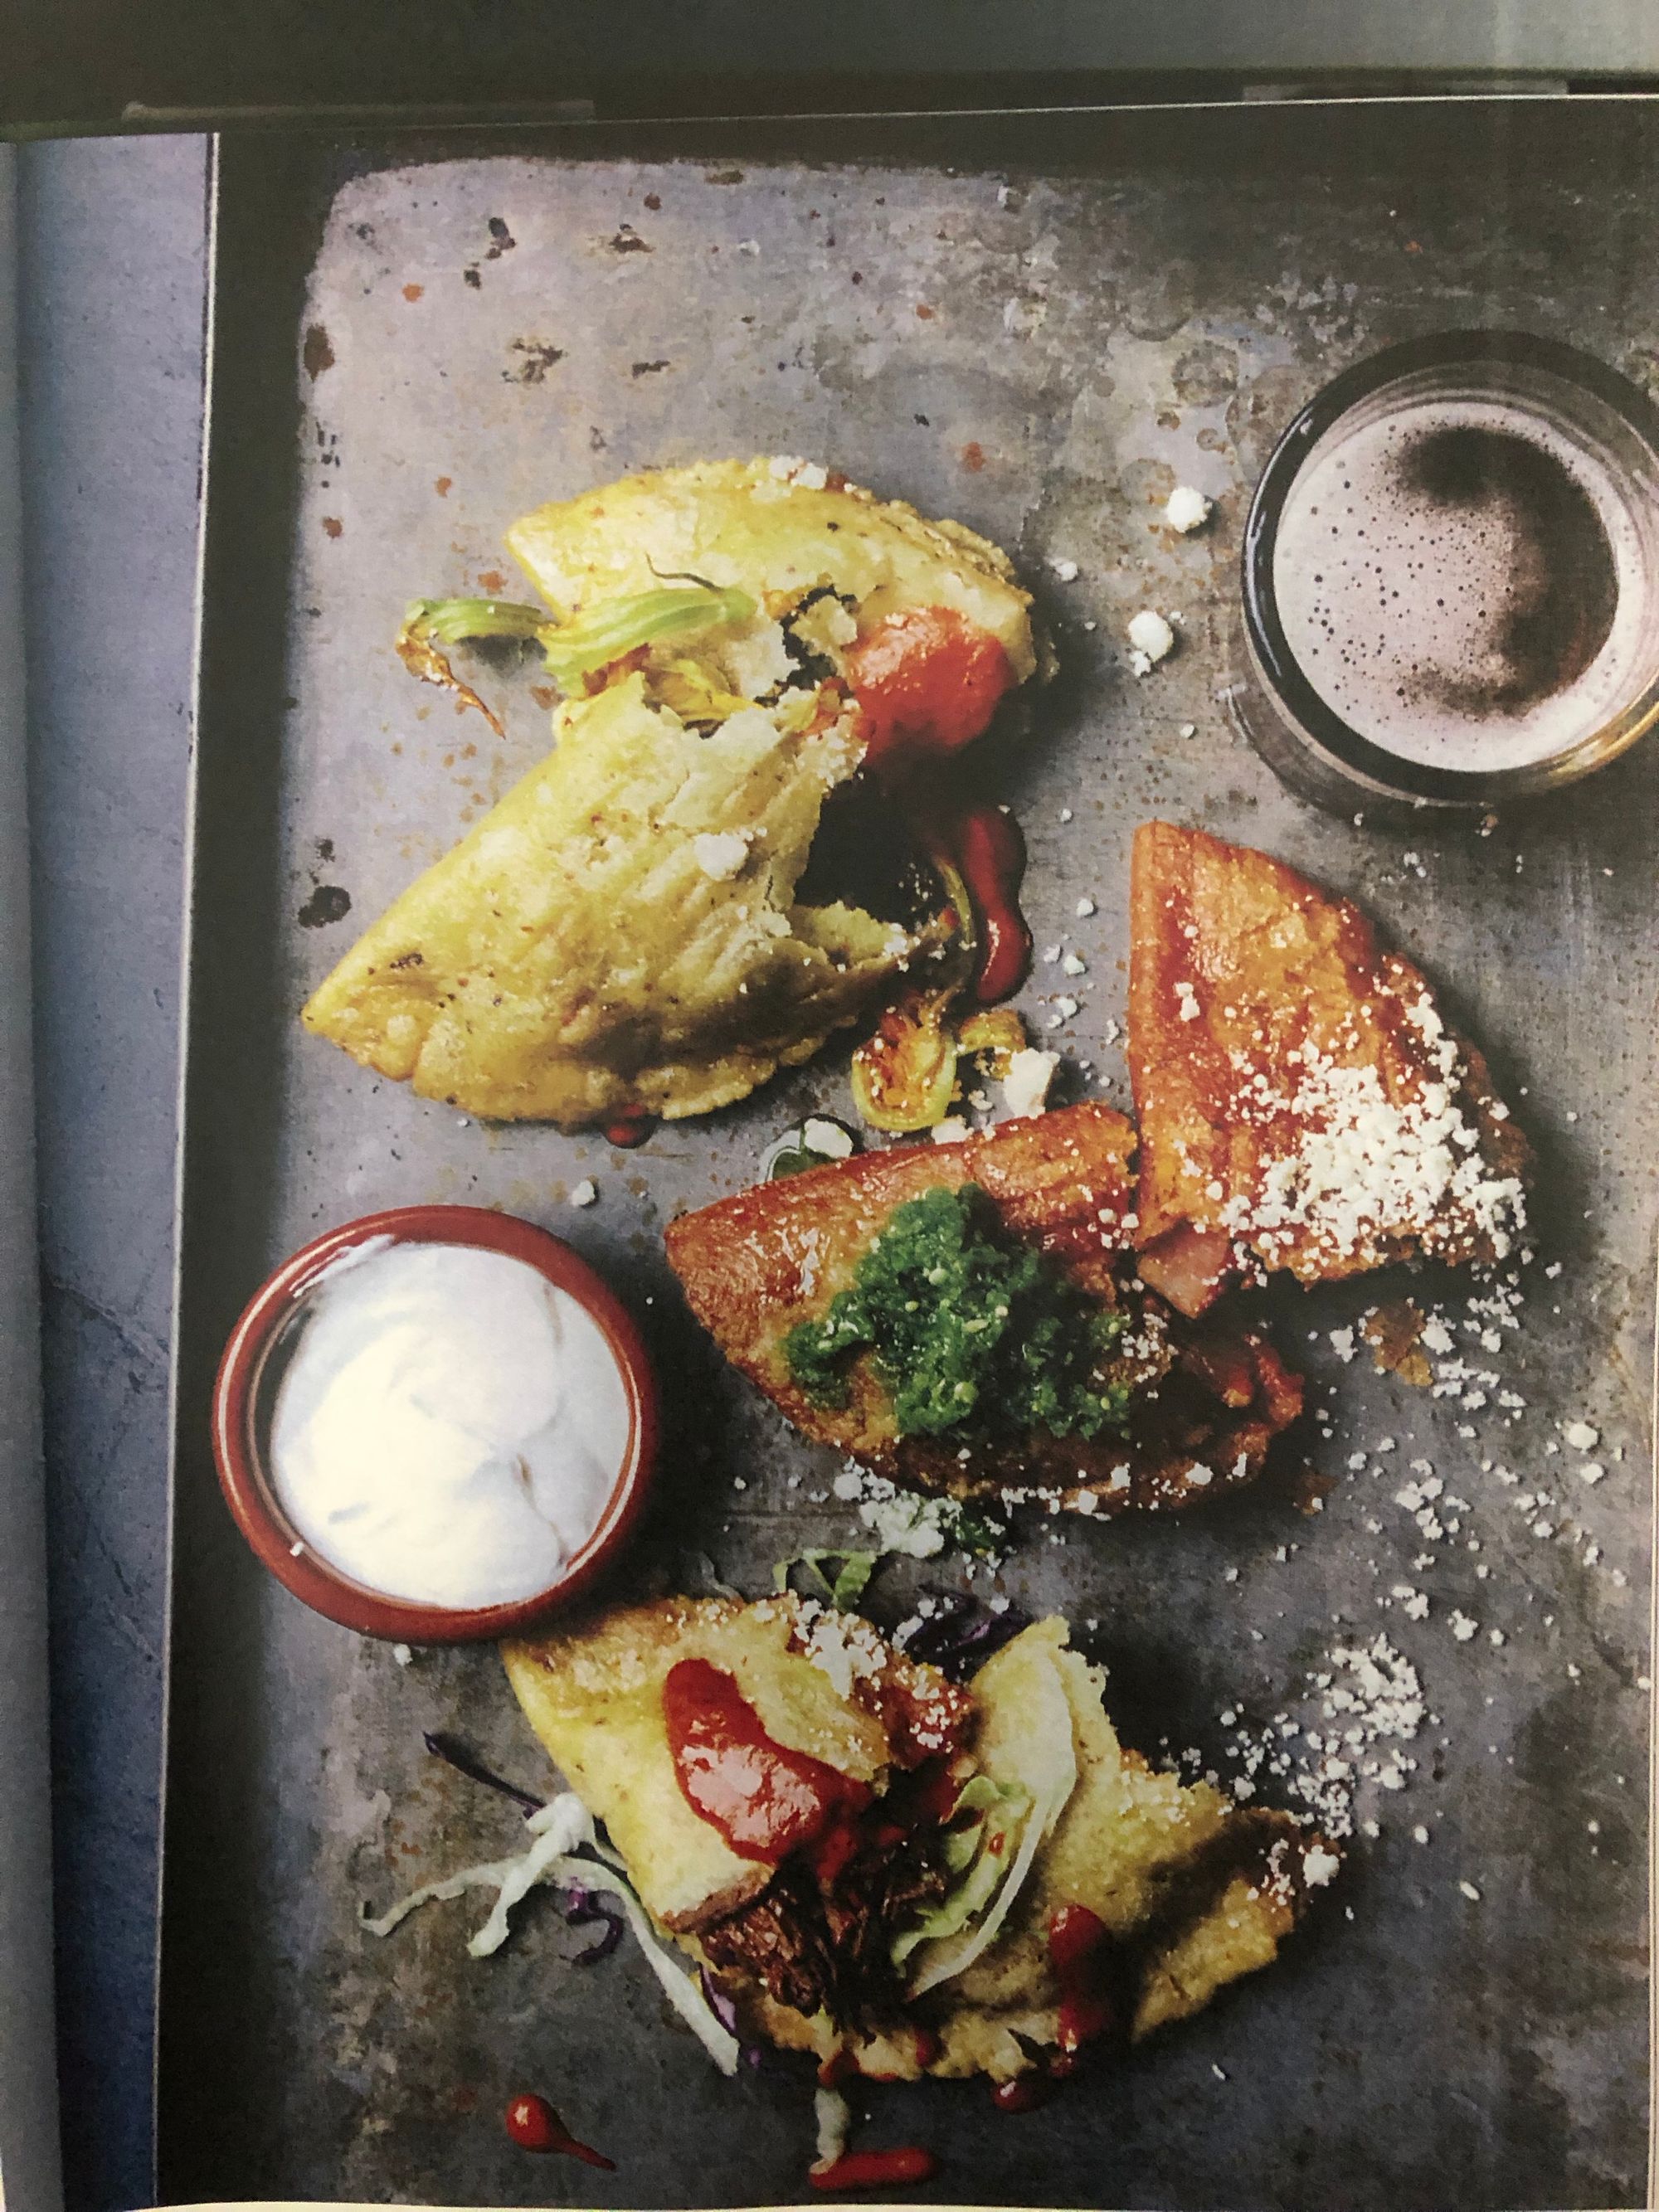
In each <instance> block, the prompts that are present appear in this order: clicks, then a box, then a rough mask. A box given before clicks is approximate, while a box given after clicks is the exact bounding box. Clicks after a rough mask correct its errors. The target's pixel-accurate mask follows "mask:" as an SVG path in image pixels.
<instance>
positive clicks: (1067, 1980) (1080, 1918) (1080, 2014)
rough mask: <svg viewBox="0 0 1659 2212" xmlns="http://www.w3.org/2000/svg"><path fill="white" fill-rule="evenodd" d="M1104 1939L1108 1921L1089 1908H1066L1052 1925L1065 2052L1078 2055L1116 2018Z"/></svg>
mask: <svg viewBox="0 0 1659 2212" xmlns="http://www.w3.org/2000/svg"><path fill="white" fill-rule="evenodd" d="M1106 1934H1107V1931H1106V1923H1105V1922H1104V1921H1103V1920H1102V1919H1101V1918H1100V1917H1099V1915H1098V1914H1097V1913H1093V1912H1091V1911H1090V1910H1089V1908H1088V1906H1087V1905H1061V1906H1060V1910H1059V1911H1058V1912H1056V1913H1055V1914H1054V1917H1053V1919H1051V1920H1050V1921H1049V1923H1048V1956H1049V1959H1050V1960H1052V1962H1053V1964H1054V1972H1055V1973H1056V1974H1057V1975H1058V1977H1059V1978H1060V2033H1059V2037H1058V2041H1059V2044H1060V2049H1061V2051H1066V2052H1070V2051H1080V2050H1081V2049H1082V2048H1083V2045H1085V2043H1092V2042H1093V2040H1094V2039H1095V2038H1096V2037H1097V2035H1103V2034H1105V2033H1106V2031H1107V2030H1108V2029H1109V2027H1111V2026H1112V2024H1113V2022H1114V2021H1115V2017H1116V2015H1115V2012H1114V2010H1113V2007H1112V2001H1111V1999H1110V1997H1109V1996H1108V1995H1107V1994H1106V1990H1105V1988H1104V1985H1103V1976H1102V1972H1101V1969H1102V1967H1103V1966H1104V1964H1105V1960H1104V1959H1103V1957H1102V1955H1101V1954H1102V1951H1103V1947H1104V1945H1105V1942H1106Z"/></svg>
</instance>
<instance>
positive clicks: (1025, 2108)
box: [991, 2074, 1054, 2112]
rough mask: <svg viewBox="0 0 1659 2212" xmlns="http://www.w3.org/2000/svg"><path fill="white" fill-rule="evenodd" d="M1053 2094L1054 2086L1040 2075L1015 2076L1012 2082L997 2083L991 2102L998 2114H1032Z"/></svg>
mask: <svg viewBox="0 0 1659 2212" xmlns="http://www.w3.org/2000/svg"><path fill="white" fill-rule="evenodd" d="M1053 2095H1054V2083H1053V2082H1052V2081H1050V2080H1049V2079H1048V2076H1047V2075H1042V2074H1016V2075H1015V2076H1014V2078H1013V2080H1012V2081H999V2082H998V2083H997V2084H996V2085H995V2087H994V2088H993V2089H992V2091H991V2102H992V2103H993V2104H994V2106H996V2108H997V2110H998V2112H1036V2109H1037V2107H1038V2106H1039V2105H1046V2104H1047V2103H1048V2100H1049V2099H1050V2097H1052V2096H1053Z"/></svg>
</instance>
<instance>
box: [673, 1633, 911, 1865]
mask: <svg viewBox="0 0 1659 2212" xmlns="http://www.w3.org/2000/svg"><path fill="white" fill-rule="evenodd" d="M663 1711H664V1714H665V1718H666V1720H667V1723H668V1747H669V1750H670V1751H671V1753H672V1754H673V1759H674V1772H675V1775H676V1777H677V1778H678V1782H679V1785H680V1789H681V1791H682V1792H683V1794H684V1798H685V1802H686V1803H687V1804H688V1805H690V1808H691V1809H692V1811H693V1812H694V1813H696V1814H698V1815H699V1817H700V1818H702V1820H707V1821H708V1823H709V1824H710V1826H713V1827H716V1828H718V1829H719V1830H720V1833H721V1834H722V1835H723V1836H724V1837H725V1838H726V1842H727V1843H728V1844H731V1846H732V1850H734V1851H736V1852H737V1854H738V1857H740V1858H745V1859H761V1860H763V1861H765V1862H766V1863H768V1864H769V1865H771V1866H775V1865H777V1863H779V1861H780V1860H781V1859H783V1858H786V1857H787V1856H788V1855H789V1853H790V1852H791V1851H794V1850H799V1849H800V1848H801V1847H802V1845H803V1844H810V1843H812V1842H814V1841H815V1840H816V1839H817V1838H818V1837H819V1836H821V1835H822V1834H823V1832H824V1831H825V1829H827V1828H828V1827H829V1826H830V1824H831V1822H832V1821H833V1820H835V1819H836V1815H837V1814H840V1813H842V1812H844V1811H846V1812H854V1813H855V1812H858V1811H859V1810H860V1809H861V1808H863V1807H864V1806H865V1805H866V1804H868V1802H870V1792H869V1790H868V1789H866V1786H865V1785H864V1784H862V1783H860V1782H854V1781H853V1780H851V1779H850V1778H848V1776H847V1775H845V1774H842V1773H839V1772H837V1771H836V1768H834V1767H833V1766H826V1765H824V1763H823V1760H822V1759H811V1758H809V1757H808V1756H807V1754H806V1753H805V1752H800V1751H788V1750H786V1749H785V1747H783V1745H781V1744H780V1743H775V1742H774V1741H772V1738H771V1737H770V1736H769V1735H768V1734H767V1733H766V1730H765V1729H764V1728H763V1727H762V1725H761V1719H760V1715H759V1714H758V1713H757V1711H755V1708H754V1707H753V1706H752V1705H750V1703H749V1700H748V1699H746V1698H745V1697H744V1694H743V1692H741V1691H740V1690H739V1689H738V1686H737V1683H736V1681H735V1680H733V1678H732V1676H731V1675H730V1674H726V1672H725V1671H724V1669H723V1668H719V1667H715V1666H713V1665H711V1664H710V1662H708V1660H707V1659H682V1660H681V1661H680V1662H678V1665H677V1666H675V1667H672V1668H670V1669H669V1674H668V1680H667V1681H666V1682H665V1684H664V1686H663Z"/></svg>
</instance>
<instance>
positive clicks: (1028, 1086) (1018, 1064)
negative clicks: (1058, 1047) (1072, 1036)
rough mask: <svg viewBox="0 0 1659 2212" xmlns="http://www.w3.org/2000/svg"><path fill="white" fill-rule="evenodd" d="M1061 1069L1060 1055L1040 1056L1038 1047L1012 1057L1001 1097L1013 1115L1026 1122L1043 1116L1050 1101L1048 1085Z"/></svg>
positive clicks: (1032, 1047)
mask: <svg viewBox="0 0 1659 2212" xmlns="http://www.w3.org/2000/svg"><path fill="white" fill-rule="evenodd" d="M1058 1066H1060V1054H1058V1053H1057V1052H1040V1051H1038V1050H1037V1049H1036V1047H1035V1046H1027V1047H1025V1048H1024V1050H1022V1051H1019V1052H1017V1053H1013V1054H1011V1055H1010V1057H1009V1060H1008V1073H1006V1075H1005V1076H1004V1077H1003V1079H1002V1096H1003V1101H1004V1103H1005V1104H1006V1106H1007V1109H1008V1111H1009V1112H1010V1114H1012V1115H1014V1116H1015V1118H1016V1119H1017V1120H1020V1121H1024V1120H1026V1119H1027V1118H1029V1117H1030V1115H1033V1114H1041V1113H1042V1110H1043V1108H1044V1107H1045V1106H1046V1105H1047V1103H1048V1085H1050V1084H1051V1083H1052V1082H1053V1080H1054V1070H1055V1069H1056V1068H1057V1067H1058Z"/></svg>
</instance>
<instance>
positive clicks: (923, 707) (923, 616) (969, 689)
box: [847, 607, 1014, 768]
mask: <svg viewBox="0 0 1659 2212" xmlns="http://www.w3.org/2000/svg"><path fill="white" fill-rule="evenodd" d="M847 674H848V680H849V681H850V682H851V684H852V686H853V696H854V698H855V699H856V700H857V701H858V702H859V705H860V707H861V708H863V710H864V720H865V730H866V746H867V751H866V756H865V757H866V760H867V761H868V763H869V764H870V765H871V767H872V768H876V767H879V766H880V765H881V764H882V763H884V761H887V760H889V759H890V757H892V756H893V755H894V754H895V753H896V752H899V751H903V752H907V753H910V754H913V755H914V754H918V753H920V754H940V753H953V752H957V751H959V750H961V748H962V747H963V745H965V744H970V743H971V742H972V741H973V739H974V738H976V737H978V736H979V734H980V733H981V731H982V730H983V729H984V728H985V727H986V725H987V723H988V722H989V721H990V719H991V717H992V715H993V714H994V713H995V712H996V709H997V705H998V702H999V701H1000V699H1001V698H1002V696H1003V694H1004V693H1005V692H1006V691H1007V690H1009V688H1010V687H1011V685H1012V683H1013V680H1014V671H1013V668H1012V665H1011V663H1010V661H1009V659H1008V655H1007V653H1006V652H1005V651H1004V650H1003V647H1002V644H1001V642H1000V640H999V639H997V638H994V637H993V636H992V635H990V633H989V631H988V630H982V629H977V628H976V627H975V624H974V623H970V622H969V621H968V620H966V618H965V617H963V616H962V615H959V614H957V612H956V611H955V610H954V609H953V608H951V607H908V608H906V609H905V610H904V611H903V612H902V613H899V614H890V615H888V616H886V617H884V619H883V620H882V621H881V622H879V623H877V625H876V627H875V629H872V631H871V632H870V634H869V635H868V636H867V637H862V638H860V640H859V641H858V643H857V644H856V645H855V646H854V647H853V649H852V651H851V653H849V654H848V660H847Z"/></svg>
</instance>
